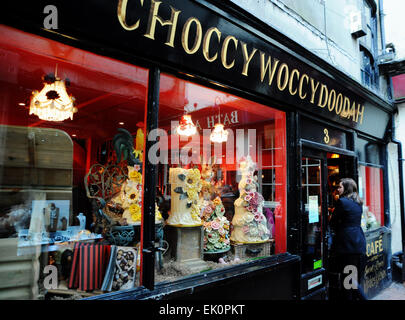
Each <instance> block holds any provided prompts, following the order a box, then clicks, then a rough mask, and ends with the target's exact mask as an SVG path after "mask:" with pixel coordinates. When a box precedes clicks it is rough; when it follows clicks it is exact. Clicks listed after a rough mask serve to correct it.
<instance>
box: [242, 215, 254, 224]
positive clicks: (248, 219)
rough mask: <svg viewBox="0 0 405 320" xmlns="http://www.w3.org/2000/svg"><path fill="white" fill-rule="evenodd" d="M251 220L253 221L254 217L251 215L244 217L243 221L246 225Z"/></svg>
mask: <svg viewBox="0 0 405 320" xmlns="http://www.w3.org/2000/svg"><path fill="white" fill-rule="evenodd" d="M253 219H254V215H253V214H246V215H245V216H244V220H245V222H246V223H250V222H252V221H253Z"/></svg>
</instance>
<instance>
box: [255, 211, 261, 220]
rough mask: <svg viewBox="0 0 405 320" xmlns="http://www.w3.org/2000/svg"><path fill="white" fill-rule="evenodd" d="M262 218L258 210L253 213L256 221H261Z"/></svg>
mask: <svg viewBox="0 0 405 320" xmlns="http://www.w3.org/2000/svg"><path fill="white" fill-rule="evenodd" d="M262 220H263V215H262V214H260V213H259V212H258V213H256V214H255V221H256V222H261V221H262Z"/></svg>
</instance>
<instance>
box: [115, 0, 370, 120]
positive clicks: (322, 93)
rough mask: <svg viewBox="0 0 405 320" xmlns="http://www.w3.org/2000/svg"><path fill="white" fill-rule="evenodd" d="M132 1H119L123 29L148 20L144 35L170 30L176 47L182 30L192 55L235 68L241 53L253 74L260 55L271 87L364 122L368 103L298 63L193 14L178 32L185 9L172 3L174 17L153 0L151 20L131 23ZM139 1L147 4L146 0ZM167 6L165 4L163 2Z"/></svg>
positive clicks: (170, 41) (244, 68) (262, 75)
mask: <svg viewBox="0 0 405 320" xmlns="http://www.w3.org/2000/svg"><path fill="white" fill-rule="evenodd" d="M128 1H130V0H119V1H118V10H117V16H118V21H119V23H120V24H121V26H122V28H123V29H125V30H127V31H134V30H137V29H138V28H139V26H140V24H141V23H146V32H145V34H144V35H143V36H144V37H146V38H148V39H151V40H155V33H156V30H157V29H158V30H159V32H160V31H162V30H164V31H163V32H167V36H166V41H165V42H164V44H165V45H167V46H169V47H172V48H174V47H175V38H176V33H177V32H178V33H180V36H181V45H182V47H183V50H184V52H185V53H186V54H188V55H193V54H196V53H197V52H198V51H199V50H201V51H202V57H204V59H205V60H206V61H208V62H210V63H211V62H214V61H216V60H219V61H220V62H221V65H222V67H223V68H224V69H232V68H235V61H236V58H237V55H241V57H242V59H243V65H242V66H241V69H242V70H241V72H240V73H241V75H242V76H245V77H247V76H248V75H249V66H250V63H251V62H252V60H253V59H254V58H255V57H256V59H259V66H260V67H259V70H260V71H259V73H260V74H259V75H258V80H260V82H261V83H265V84H267V85H268V86H269V87H271V86H275V87H276V88H277V89H278V90H279V91H280V92H287V93H288V94H289V95H291V96H298V97H299V98H300V99H301V100H307V101H308V103H310V104H312V105H314V106H316V107H318V108H320V109H324V110H327V111H329V112H330V114H332V115H338V116H340V117H341V118H343V119H348V120H351V121H353V122H355V123H360V124H362V123H363V117H364V105H363V104H361V103H357V102H356V101H352V100H350V98H349V97H347V96H345V95H343V94H342V93H341V92H338V91H336V90H335V89H333V88H330V87H328V86H327V85H326V84H325V83H321V82H319V81H317V80H316V79H314V78H312V77H310V76H309V75H308V74H306V73H304V72H301V71H300V70H298V69H297V68H295V66H293V65H288V64H287V63H285V62H283V61H280V60H279V59H276V58H275V57H272V56H270V55H269V54H267V53H266V52H262V51H259V50H258V49H256V48H249V47H248V45H247V44H246V43H244V42H243V41H240V40H239V39H237V38H236V37H235V36H233V35H226V36H225V35H223V33H222V32H221V30H219V29H218V28H217V27H215V26H213V27H211V28H209V29H207V30H206V31H205V32H204V30H203V26H202V24H201V22H200V20H199V19H197V18H196V17H189V18H188V19H187V20H186V22H185V23H184V25H183V26H182V29H181V31H178V30H179V29H180V28H178V21H179V16H180V14H181V13H182V11H181V10H178V9H177V8H173V7H172V6H170V18H169V19H167V20H165V19H163V18H162V17H161V16H160V15H159V9H160V8H161V5H162V1H156V0H151V4H150V8H149V17H148V20H147V21H146V19H145V21H142V19H141V18H139V19H138V20H136V21H135V22H134V23H133V24H128V22H127V5H128ZM131 1H139V3H140V5H141V6H142V7H143V6H144V0H131ZM163 5H165V4H163ZM213 43H217V44H219V46H218V47H219V48H220V49H219V50H218V51H217V52H213V50H212V48H211V51H210V45H211V44H213Z"/></svg>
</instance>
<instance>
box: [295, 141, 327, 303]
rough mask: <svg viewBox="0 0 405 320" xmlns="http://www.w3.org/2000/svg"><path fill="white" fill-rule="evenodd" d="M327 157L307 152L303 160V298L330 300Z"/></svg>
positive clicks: (319, 152) (324, 153) (310, 150)
mask: <svg viewBox="0 0 405 320" xmlns="http://www.w3.org/2000/svg"><path fill="white" fill-rule="evenodd" d="M327 175H328V170H327V153H326V152H324V151H320V150H315V149H310V148H304V149H303V152H302V158H301V195H300V199H301V228H302V229H301V236H302V239H301V241H302V242H301V243H302V246H301V248H302V251H301V258H302V265H301V298H302V299H325V298H326V282H327V279H326V278H327V277H326V268H327V266H328V251H327V248H328V245H327V244H328V239H329V232H328V228H327V224H328V223H327V217H328V203H327V201H328V199H327V198H328V197H327V192H328V190H327Z"/></svg>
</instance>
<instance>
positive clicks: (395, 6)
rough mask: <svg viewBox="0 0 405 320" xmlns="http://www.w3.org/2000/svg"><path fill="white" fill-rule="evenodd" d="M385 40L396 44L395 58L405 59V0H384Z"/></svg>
mask: <svg viewBox="0 0 405 320" xmlns="http://www.w3.org/2000/svg"><path fill="white" fill-rule="evenodd" d="M383 12H384V14H385V17H384V25H385V37H386V39H385V42H386V43H390V42H392V43H393V44H394V45H395V50H396V53H397V55H396V58H395V60H400V59H405V17H404V13H405V0H383Z"/></svg>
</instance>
